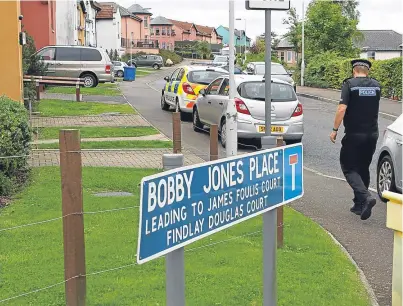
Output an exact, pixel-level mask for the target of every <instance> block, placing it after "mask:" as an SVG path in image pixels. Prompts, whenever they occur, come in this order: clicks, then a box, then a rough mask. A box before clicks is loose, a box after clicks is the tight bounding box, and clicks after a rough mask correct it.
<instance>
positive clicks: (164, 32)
mask: <svg viewBox="0 0 403 306" xmlns="http://www.w3.org/2000/svg"><path fill="white" fill-rule="evenodd" d="M162 35H167V31H166V28H165V27H162Z"/></svg>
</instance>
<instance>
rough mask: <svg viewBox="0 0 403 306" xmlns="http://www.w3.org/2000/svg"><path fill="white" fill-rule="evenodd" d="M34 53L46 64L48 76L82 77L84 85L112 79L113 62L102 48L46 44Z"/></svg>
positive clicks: (94, 84)
mask: <svg viewBox="0 0 403 306" xmlns="http://www.w3.org/2000/svg"><path fill="white" fill-rule="evenodd" d="M36 54H37V55H38V56H39V57H40V59H41V60H42V61H43V62H44V63H45V64H47V65H48V69H47V73H46V74H47V75H48V76H55V77H70V78H83V79H84V86H85V87H95V86H97V85H98V83H105V82H112V81H113V80H114V72H113V64H112V62H111V60H110V58H109V56H108V54H107V53H106V51H105V50H104V49H101V48H92V47H84V46H47V47H44V48H42V49H40V50H39V51H38V52H37V53H36Z"/></svg>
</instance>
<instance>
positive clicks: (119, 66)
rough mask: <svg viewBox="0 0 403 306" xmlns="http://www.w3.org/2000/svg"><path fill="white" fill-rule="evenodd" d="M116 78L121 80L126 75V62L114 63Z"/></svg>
mask: <svg viewBox="0 0 403 306" xmlns="http://www.w3.org/2000/svg"><path fill="white" fill-rule="evenodd" d="M113 67H114V72H115V76H117V77H119V78H121V77H123V75H124V67H127V64H126V63H125V62H113Z"/></svg>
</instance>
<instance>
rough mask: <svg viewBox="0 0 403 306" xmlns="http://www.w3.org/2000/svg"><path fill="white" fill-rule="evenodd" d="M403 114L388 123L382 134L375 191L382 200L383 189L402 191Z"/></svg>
mask: <svg viewBox="0 0 403 306" xmlns="http://www.w3.org/2000/svg"><path fill="white" fill-rule="evenodd" d="M402 134H403V115H400V116H399V118H397V119H396V121H395V122H393V123H392V124H391V125H389V126H388V127H387V128H386V130H385V133H384V135H383V141H382V147H381V150H380V154H379V157H378V167H377V182H376V186H377V191H378V195H379V197H380V198H381V200H382V201H386V200H385V199H384V198H383V197H382V193H383V192H384V191H392V192H400V193H402V145H403V136H402Z"/></svg>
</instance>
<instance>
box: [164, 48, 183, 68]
mask: <svg viewBox="0 0 403 306" xmlns="http://www.w3.org/2000/svg"><path fill="white" fill-rule="evenodd" d="M160 56H162V59H163V60H164V64H165V63H166V61H167V59H168V58H169V59H171V61H172V62H173V63H174V65H176V64H179V63H180V62H182V60H183V59H182V57H181V56H180V55H178V54H176V53H175V52H172V51H169V50H165V49H160Z"/></svg>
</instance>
